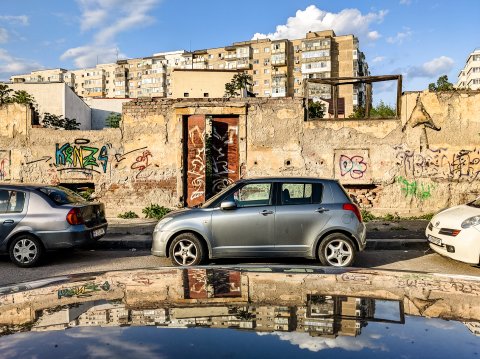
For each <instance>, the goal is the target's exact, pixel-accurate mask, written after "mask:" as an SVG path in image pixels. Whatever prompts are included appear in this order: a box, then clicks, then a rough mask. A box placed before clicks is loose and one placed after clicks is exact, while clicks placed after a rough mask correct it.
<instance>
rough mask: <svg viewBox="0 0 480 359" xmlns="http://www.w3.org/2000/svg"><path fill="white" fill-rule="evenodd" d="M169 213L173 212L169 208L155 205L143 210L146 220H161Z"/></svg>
mask: <svg viewBox="0 0 480 359" xmlns="http://www.w3.org/2000/svg"><path fill="white" fill-rule="evenodd" d="M169 212H171V210H170V209H169V208H166V207H163V206H160V205H158V204H153V203H152V204H151V205H150V206H148V207H145V208H144V209H142V213H143V214H144V215H145V218H154V219H161V218H162V217H163V216H165V215H166V214H167V213H169Z"/></svg>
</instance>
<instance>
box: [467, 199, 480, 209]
mask: <svg viewBox="0 0 480 359" xmlns="http://www.w3.org/2000/svg"><path fill="white" fill-rule="evenodd" d="M467 205H469V206H471V207H475V208H480V197H478V198H477V199H476V200H475V201H473V202H470V203H467Z"/></svg>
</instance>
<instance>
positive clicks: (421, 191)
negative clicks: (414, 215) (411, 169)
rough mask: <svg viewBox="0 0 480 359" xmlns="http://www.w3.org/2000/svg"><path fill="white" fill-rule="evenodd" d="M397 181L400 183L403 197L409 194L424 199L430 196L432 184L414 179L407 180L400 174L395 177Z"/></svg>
mask: <svg viewBox="0 0 480 359" xmlns="http://www.w3.org/2000/svg"><path fill="white" fill-rule="evenodd" d="M397 182H398V183H400V184H401V185H402V188H401V190H402V192H404V193H405V197H408V196H410V197H416V198H418V199H421V200H424V199H428V198H430V197H431V196H432V192H431V190H432V189H433V185H430V184H427V185H425V184H421V183H418V182H417V181H416V180H414V181H408V180H407V179H406V178H404V177H401V176H400V177H398V178H397Z"/></svg>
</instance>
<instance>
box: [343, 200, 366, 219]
mask: <svg viewBox="0 0 480 359" xmlns="http://www.w3.org/2000/svg"><path fill="white" fill-rule="evenodd" d="M343 210H344V211H352V212H353V213H355V216H357V218H358V221H359V222H362V221H363V220H362V214H361V213H360V210H359V209H358V207H357V206H355V205H354V204H353V203H345V204H344V205H343Z"/></svg>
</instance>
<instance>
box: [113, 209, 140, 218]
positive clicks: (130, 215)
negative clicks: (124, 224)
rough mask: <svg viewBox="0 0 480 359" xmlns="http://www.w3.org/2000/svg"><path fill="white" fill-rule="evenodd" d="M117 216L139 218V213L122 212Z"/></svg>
mask: <svg viewBox="0 0 480 359" xmlns="http://www.w3.org/2000/svg"><path fill="white" fill-rule="evenodd" d="M117 217H118V218H123V219H132V218H138V214H136V213H135V212H132V211H128V212H125V213H120V214H119V215H118V216H117Z"/></svg>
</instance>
